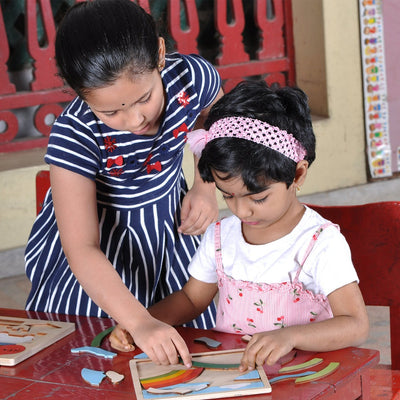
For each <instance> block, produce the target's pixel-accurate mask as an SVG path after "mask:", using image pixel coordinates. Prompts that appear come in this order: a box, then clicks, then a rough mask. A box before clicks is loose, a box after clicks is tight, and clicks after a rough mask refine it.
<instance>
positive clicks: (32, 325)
mask: <svg viewBox="0 0 400 400" xmlns="http://www.w3.org/2000/svg"><path fill="white" fill-rule="evenodd" d="M74 330H75V324H74V323H71V322H59V321H45V320H39V319H28V318H15V317H3V316H0V365H6V366H13V365H16V364H18V363H20V362H21V361H23V360H25V359H27V358H28V357H31V356H33V355H34V354H36V353H38V352H39V351H41V350H43V349H45V348H46V347H49V346H50V345H52V344H53V343H55V342H57V341H58V340H60V339H62V338H63V337H65V336H67V335H69V334H70V333H71V332H73V331H74Z"/></svg>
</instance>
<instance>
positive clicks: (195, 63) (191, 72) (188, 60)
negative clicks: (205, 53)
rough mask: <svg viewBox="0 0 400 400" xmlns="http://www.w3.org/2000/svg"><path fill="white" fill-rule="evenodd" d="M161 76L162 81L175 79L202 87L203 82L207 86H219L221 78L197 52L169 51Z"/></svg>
mask: <svg viewBox="0 0 400 400" xmlns="http://www.w3.org/2000/svg"><path fill="white" fill-rule="evenodd" d="M161 76H162V78H163V80H164V81H166V82H171V81H176V80H177V78H178V80H179V81H180V82H181V83H183V82H184V83H185V84H186V85H187V84H189V85H193V86H196V87H202V86H204V85H205V82H207V83H208V85H209V86H211V87H213V86H216V87H218V88H219V87H220V85H221V78H220V76H219V74H218V72H217V70H216V69H215V67H214V66H213V65H212V64H211V63H210V62H208V61H207V60H206V59H204V58H203V57H201V56H199V55H197V54H180V53H169V54H167V55H166V56H165V68H164V69H163V71H162V73H161Z"/></svg>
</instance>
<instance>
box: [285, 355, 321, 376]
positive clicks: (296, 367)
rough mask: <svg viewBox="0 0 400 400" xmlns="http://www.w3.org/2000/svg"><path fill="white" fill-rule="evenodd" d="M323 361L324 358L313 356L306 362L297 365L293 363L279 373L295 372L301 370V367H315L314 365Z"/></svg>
mask: <svg viewBox="0 0 400 400" xmlns="http://www.w3.org/2000/svg"><path fill="white" fill-rule="evenodd" d="M322 361H324V360H323V359H322V358H313V359H312V360H309V361H307V362H304V363H302V364H297V365H291V366H289V367H283V368H281V369H280V370H279V373H282V372H293V371H299V370H301V369H306V368H310V367H313V366H314V365H318V364H321V363H322Z"/></svg>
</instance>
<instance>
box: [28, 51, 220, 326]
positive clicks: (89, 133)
mask: <svg viewBox="0 0 400 400" xmlns="http://www.w3.org/2000/svg"><path fill="white" fill-rule="evenodd" d="M162 80H163V84H164V88H165V92H166V98H167V100H166V101H167V103H166V111H165V116H164V120H163V122H162V123H161V125H160V129H159V132H158V133H157V134H156V135H155V136H140V135H133V134H132V133H130V132H127V131H114V130H112V129H111V128H109V127H108V126H107V125H105V124H103V123H102V122H101V121H100V120H99V119H98V118H97V117H96V116H95V115H94V114H93V113H92V112H91V110H90V108H89V107H88V106H87V105H86V103H85V102H83V101H82V100H80V99H79V98H76V99H75V100H73V101H72V102H71V104H70V105H69V106H67V108H66V109H65V110H64V111H63V113H62V114H61V116H60V117H59V118H58V119H57V121H56V122H55V124H54V126H53V129H52V133H51V135H50V139H49V145H48V149H47V154H46V156H45V161H46V162H47V163H49V164H54V165H57V166H60V167H62V168H66V169H68V170H70V171H72V172H75V173H78V174H80V175H83V176H85V177H87V178H89V179H92V180H94V181H95V183H96V189H97V199H98V217H99V226H100V232H101V243H100V245H101V249H102V250H103V252H104V253H105V254H106V256H107V257H108V259H109V260H110V262H111V263H112V264H113V266H114V268H115V269H116V270H117V271H118V273H119V274H120V276H121V278H122V280H123V281H124V283H125V284H126V286H127V287H128V288H129V289H130V291H131V292H132V293H133V294H134V295H135V297H136V298H137V299H138V300H139V301H140V302H141V303H142V304H144V305H145V306H146V307H148V306H150V305H151V304H153V303H154V302H156V301H157V300H159V299H161V298H163V297H165V296H166V295H168V294H169V293H171V292H173V291H175V290H178V289H180V288H181V287H182V286H183V284H184V283H185V282H186V280H187V279H188V273H187V266H188V264H189V262H190V260H191V258H192V256H193V254H194V253H195V251H196V249H197V247H198V245H199V241H200V238H199V237H193V236H188V235H181V234H179V233H178V232H177V227H178V226H179V224H180V207H181V201H182V199H183V196H184V195H185V193H186V191H187V187H186V182H185V178H184V175H183V171H182V158H183V149H184V145H185V142H186V133H187V131H189V130H191V129H192V128H193V126H194V124H195V122H196V119H197V117H198V115H199V114H200V112H201V110H202V109H204V108H206V107H208V106H209V105H210V104H211V103H212V101H213V100H214V98H215V96H216V95H217V93H218V91H219V89H220V85H221V81H220V78H219V75H218V73H217V72H216V70H215V69H214V67H213V66H212V65H211V64H209V63H208V62H206V61H205V60H204V59H202V58H201V57H199V56H196V55H190V56H189V55H187V56H184V55H180V54H178V53H173V54H170V55H168V56H167V58H166V66H165V68H164V70H163V71H162ZM25 261H26V273H27V275H28V277H29V279H30V280H31V281H32V289H31V292H30V295H29V297H28V300H27V305H26V308H27V309H28V310H34V311H47V312H56V313H66V314H76V315H88V316H98V317H104V316H106V314H105V313H104V312H103V311H102V310H101V309H100V308H99V307H97V305H96V304H95V303H93V301H92V300H91V299H90V298H89V297H88V296H87V295H86V293H85V292H84V291H83V289H82V287H81V286H80V285H79V283H78V282H77V280H76V279H75V277H74V275H73V274H72V272H71V270H70V268H69V265H68V263H67V261H66V258H65V255H64V253H63V250H62V247H61V244H60V239H59V233H58V230H57V225H56V221H55V215H54V208H53V202H52V195H51V189H50V190H49V192H48V193H47V196H46V199H45V202H44V207H43V209H42V211H41V213H40V214H39V215H38V217H37V219H36V221H35V223H34V226H33V228H32V232H31V235H30V238H29V240H28V245H27V248H26V253H25ZM214 315H215V310H214V306H212V307H211V308H210V309H209V310H207V311H206V312H205V313H204V314H203V315H202V316H201V317H199V318H198V319H197V320H196V321H194V322H193V324H191V325H192V326H195V327H199V328H209V327H211V326H214Z"/></svg>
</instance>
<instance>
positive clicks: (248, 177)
mask: <svg viewBox="0 0 400 400" xmlns="http://www.w3.org/2000/svg"><path fill="white" fill-rule="evenodd" d="M205 126H206V127H207V129H208V131H204V130H200V131H197V132H192V134H191V135H190V136H189V139H188V141H189V144H190V145H191V147H192V149H193V150H194V151H201V149H202V148H203V147H204V144H205V147H204V149H203V151H202V152H201V158H200V160H199V166H198V167H199V170H200V174H201V176H202V178H203V179H204V180H205V181H206V182H215V184H216V186H217V188H218V189H219V190H220V191H221V193H222V195H223V196H224V198H225V201H226V203H227V205H228V207H229V209H230V210H231V211H232V213H233V214H234V215H233V216H231V217H229V218H226V219H223V220H222V221H220V222H217V223H215V224H212V225H210V227H209V228H208V229H207V231H206V233H205V235H204V237H203V239H202V242H201V245H200V247H199V249H198V251H197V253H196V254H195V256H194V258H193V259H192V261H191V263H190V266H189V273H190V275H191V278H190V279H189V281H188V283H187V284H186V285H185V286H184V287H183V289H182V290H181V291H179V292H177V293H174V294H173V295H171V296H169V297H167V298H166V299H164V300H163V301H162V302H160V303H158V304H157V305H156V308H155V309H154V310H152V312H153V315H155V316H158V317H161V316H162V319H163V320H164V321H166V322H169V323H174V324H180V323H183V322H185V321H187V320H190V319H191V318H193V316H195V315H197V314H199V313H200V312H202V311H203V310H204V309H205V308H206V307H207V305H208V304H209V303H210V302H211V301H212V299H213V297H214V296H215V294H216V292H217V287H218V289H219V302H218V311H217V323H216V329H217V330H220V331H224V332H231V333H237V334H241V335H244V334H249V335H252V339H251V340H250V342H249V343H248V346H247V348H246V350H245V353H244V356H243V359H242V362H241V369H242V370H246V369H253V368H254V367H255V365H256V364H257V365H262V364H263V363H264V362H266V363H267V364H274V363H275V362H276V361H277V360H278V359H279V358H280V357H282V356H284V355H285V354H287V353H288V352H290V351H291V350H292V349H293V348H297V349H301V350H310V351H329V350H334V349H339V348H343V347H347V346H350V345H359V344H360V343H361V342H362V341H364V340H365V339H366V338H367V334H368V318H367V314H366V309H365V305H364V302H363V299H362V296H361V293H360V290H359V287H358V278H357V274H356V271H355V270H354V267H353V264H352V261H351V254H350V250H349V247H348V245H347V243H346V240H345V238H344V237H343V236H342V234H341V233H340V232H339V229H338V227H337V226H336V225H333V224H332V223H330V222H329V221H327V220H325V219H324V218H322V217H321V216H320V215H319V214H317V213H316V212H315V211H313V210H312V209H310V208H308V207H307V206H305V205H303V204H301V203H300V202H299V201H298V199H297V197H296V190H298V189H299V188H300V187H301V186H302V185H303V184H304V181H305V179H306V175H307V170H308V167H309V165H310V164H311V163H312V162H313V160H314V158H315V137H314V133H313V129H312V124H311V118H310V111H309V108H308V105H307V99H306V95H305V94H304V93H303V92H302V91H301V90H300V89H295V88H289V87H286V88H276V87H271V88H270V87H268V86H267V85H266V84H265V82H243V83H241V84H239V85H238V86H237V87H236V88H235V89H233V90H232V91H231V92H230V93H228V94H226V95H225V96H224V97H223V98H222V99H221V100H219V101H218V102H217V104H216V105H215V106H214V107H213V108H212V110H211V111H210V114H209V117H208V119H207V121H206V124H205ZM281 328H283V329H281ZM129 339H130V338H129V337H124V335H123V332H122V331H121V330H119V329H117V330H116V331H115V332H114V334H113V336H112V344H113V346H114V347H117V348H119V349H123V348H124V346H126V344H127V342H129Z"/></svg>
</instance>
